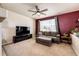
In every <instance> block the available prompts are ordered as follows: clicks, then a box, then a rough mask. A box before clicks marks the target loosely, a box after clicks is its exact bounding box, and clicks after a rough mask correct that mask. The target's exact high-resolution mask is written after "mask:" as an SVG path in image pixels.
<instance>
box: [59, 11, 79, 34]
mask: <svg viewBox="0 0 79 59" xmlns="http://www.w3.org/2000/svg"><path fill="white" fill-rule="evenodd" d="M78 19H79V11H76V12H71V13H66V14H62V15H59V16H58V20H59V26H60V32H61V34H63V33H66V32H68V31H70V30H71V29H72V28H74V27H75V26H76V25H77V24H76V21H77V20H78Z"/></svg>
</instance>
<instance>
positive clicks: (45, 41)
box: [36, 36, 52, 46]
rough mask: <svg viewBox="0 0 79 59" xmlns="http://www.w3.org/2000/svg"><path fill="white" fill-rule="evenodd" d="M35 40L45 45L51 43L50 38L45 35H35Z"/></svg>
mask: <svg viewBox="0 0 79 59" xmlns="http://www.w3.org/2000/svg"><path fill="white" fill-rule="evenodd" d="M36 42H37V43H40V44H43V45H46V46H51V45H52V38H51V37H46V36H41V37H36Z"/></svg>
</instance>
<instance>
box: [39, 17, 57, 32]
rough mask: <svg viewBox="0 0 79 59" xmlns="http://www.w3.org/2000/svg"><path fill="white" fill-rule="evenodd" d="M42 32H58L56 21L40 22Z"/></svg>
mask: <svg viewBox="0 0 79 59" xmlns="http://www.w3.org/2000/svg"><path fill="white" fill-rule="evenodd" d="M40 31H47V32H57V21H56V19H50V20H42V21H40Z"/></svg>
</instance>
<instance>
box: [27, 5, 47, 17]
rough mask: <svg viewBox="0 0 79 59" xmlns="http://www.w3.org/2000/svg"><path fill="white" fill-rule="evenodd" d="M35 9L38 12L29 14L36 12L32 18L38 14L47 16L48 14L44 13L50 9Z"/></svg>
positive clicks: (36, 7)
mask: <svg viewBox="0 0 79 59" xmlns="http://www.w3.org/2000/svg"><path fill="white" fill-rule="evenodd" d="M35 9H36V11H33V10H28V11H29V12H34V14H32V16H33V15H36V14H42V15H46V14H45V13H43V12H45V11H48V9H43V10H40V9H39V8H38V6H37V5H36V6H35Z"/></svg>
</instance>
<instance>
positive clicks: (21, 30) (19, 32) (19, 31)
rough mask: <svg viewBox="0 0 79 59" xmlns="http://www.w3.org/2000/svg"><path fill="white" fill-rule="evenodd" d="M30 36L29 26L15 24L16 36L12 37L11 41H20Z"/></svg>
mask: <svg viewBox="0 0 79 59" xmlns="http://www.w3.org/2000/svg"><path fill="white" fill-rule="evenodd" d="M29 38H32V34H30V28H29V27H25V26H16V36H14V37H13V42H14V43H16V42H20V41H23V40H27V39H29Z"/></svg>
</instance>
